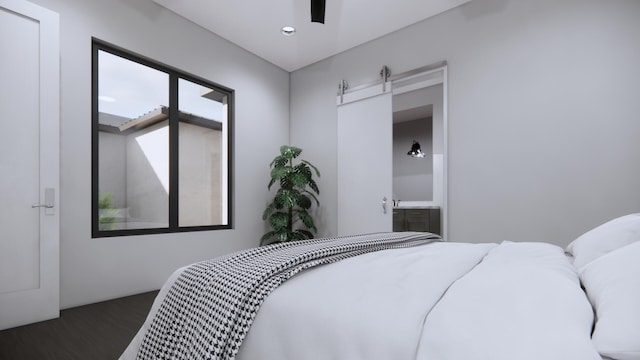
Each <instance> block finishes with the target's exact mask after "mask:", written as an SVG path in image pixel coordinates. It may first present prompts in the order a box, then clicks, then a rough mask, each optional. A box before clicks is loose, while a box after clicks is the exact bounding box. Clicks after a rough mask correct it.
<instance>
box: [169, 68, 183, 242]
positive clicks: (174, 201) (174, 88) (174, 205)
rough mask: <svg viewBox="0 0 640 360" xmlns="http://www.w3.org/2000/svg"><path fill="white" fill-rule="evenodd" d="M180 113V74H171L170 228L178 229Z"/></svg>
mask: <svg viewBox="0 0 640 360" xmlns="http://www.w3.org/2000/svg"><path fill="white" fill-rule="evenodd" d="M179 131H180V113H179V109H178V76H177V75H176V74H175V73H170V74H169V229H171V230H177V229H178V227H179V226H178V224H179V223H178V181H179V180H178V169H179V164H178V141H179V136H180V134H179Z"/></svg>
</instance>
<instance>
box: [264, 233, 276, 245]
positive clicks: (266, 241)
mask: <svg viewBox="0 0 640 360" xmlns="http://www.w3.org/2000/svg"><path fill="white" fill-rule="evenodd" d="M275 234H276V232H275V231H269V232H268V233H266V234H264V235H262V237H261V238H260V246H262V245H269V244H271V243H272V242H273V241H268V240H271V239H272V238H273V236H274V235H275Z"/></svg>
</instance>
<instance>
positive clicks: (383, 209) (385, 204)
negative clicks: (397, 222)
mask: <svg viewBox="0 0 640 360" xmlns="http://www.w3.org/2000/svg"><path fill="white" fill-rule="evenodd" d="M382 213H383V214H386V213H387V197H386V196H385V197H383V198H382Z"/></svg>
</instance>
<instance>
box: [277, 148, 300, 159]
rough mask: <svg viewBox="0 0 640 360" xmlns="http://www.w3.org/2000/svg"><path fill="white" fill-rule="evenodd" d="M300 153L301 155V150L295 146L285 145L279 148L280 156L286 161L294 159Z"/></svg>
mask: <svg viewBox="0 0 640 360" xmlns="http://www.w3.org/2000/svg"><path fill="white" fill-rule="evenodd" d="M301 153H302V149H300V148H297V147H295V146H287V145H282V146H280V154H282V156H284V157H286V158H287V159H295V158H297V157H298V155H300V154H301Z"/></svg>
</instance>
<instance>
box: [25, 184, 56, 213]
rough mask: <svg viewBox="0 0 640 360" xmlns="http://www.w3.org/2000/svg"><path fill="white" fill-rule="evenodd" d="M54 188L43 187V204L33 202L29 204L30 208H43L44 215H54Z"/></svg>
mask: <svg viewBox="0 0 640 360" xmlns="http://www.w3.org/2000/svg"><path fill="white" fill-rule="evenodd" d="M55 202H56V199H55V190H54V189H53V188H45V189H44V204H33V205H31V208H32V209H35V208H45V215H54V214H55V210H50V209H53V207H54V206H55Z"/></svg>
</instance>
